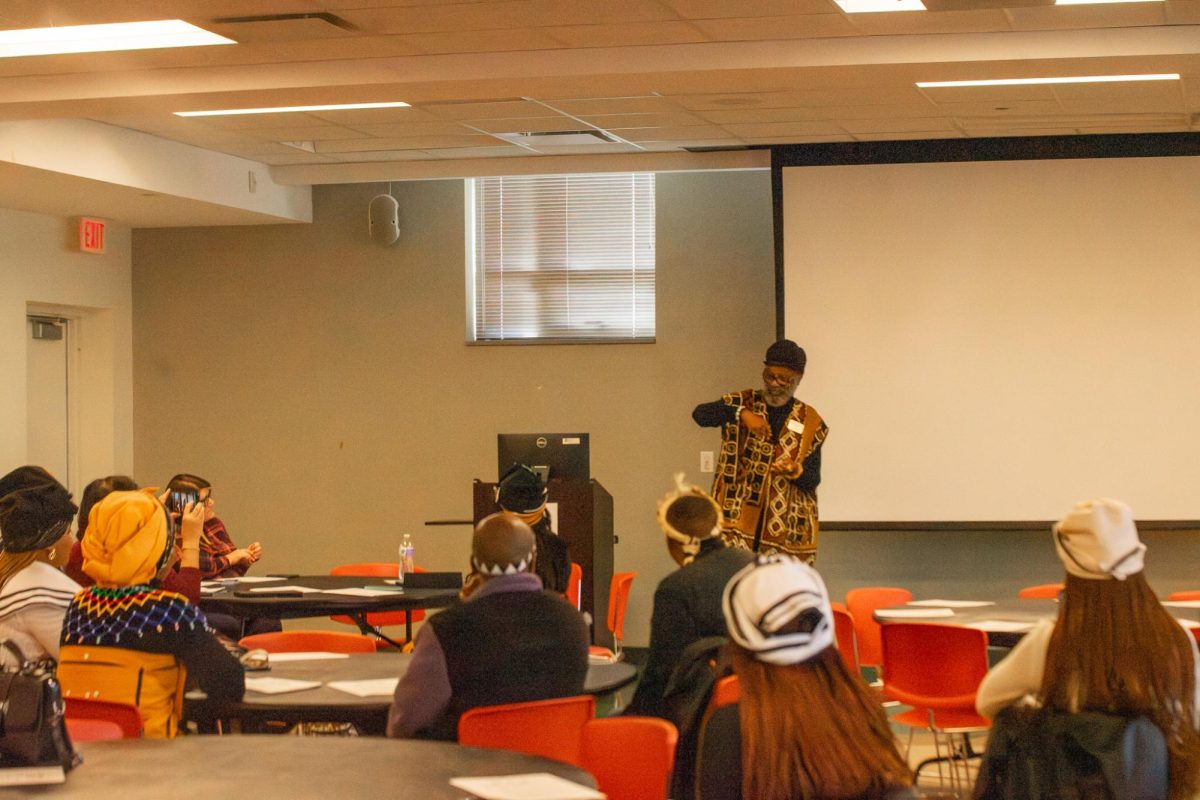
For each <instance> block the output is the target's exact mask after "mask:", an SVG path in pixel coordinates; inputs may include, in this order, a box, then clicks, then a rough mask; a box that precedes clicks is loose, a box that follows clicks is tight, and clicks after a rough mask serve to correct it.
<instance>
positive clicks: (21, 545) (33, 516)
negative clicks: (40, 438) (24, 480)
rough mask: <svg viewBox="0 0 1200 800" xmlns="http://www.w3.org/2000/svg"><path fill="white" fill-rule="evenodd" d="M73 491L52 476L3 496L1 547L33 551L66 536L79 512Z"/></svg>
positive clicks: (1, 506)
mask: <svg viewBox="0 0 1200 800" xmlns="http://www.w3.org/2000/svg"><path fill="white" fill-rule="evenodd" d="M78 510H79V509H77V508H76V507H75V504H74V503H72V502H71V493H70V492H68V491H67V490H66V489H65V488H64V487H63V485H62V484H61V483H59V482H58V481H56V480H54V479H53V478H50V479H48V480H45V481H44V482H42V483H35V484H33V485H30V486H26V487H24V488H21V489H16V490H15V491H10V492H9V493H8V494H6V495H4V496H3V497H0V550H3V551H4V552H6V553H32V552H34V551H35V550H41V549H43V548H46V547H49V546H50V545H52V544H54V543H55V542H57V541H58V540H59V539H61V538H62V535H63V534H64V533H66V532H67V528H69V527H70V526H71V520H72V519H74V517H75V512H76V511H78Z"/></svg>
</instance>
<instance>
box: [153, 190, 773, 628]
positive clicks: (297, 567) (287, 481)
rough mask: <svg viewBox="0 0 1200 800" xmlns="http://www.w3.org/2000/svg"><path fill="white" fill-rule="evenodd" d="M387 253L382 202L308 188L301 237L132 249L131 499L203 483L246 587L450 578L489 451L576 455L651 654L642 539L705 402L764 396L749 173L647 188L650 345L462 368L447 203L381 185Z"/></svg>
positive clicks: (654, 548) (654, 535) (214, 231)
mask: <svg viewBox="0 0 1200 800" xmlns="http://www.w3.org/2000/svg"><path fill="white" fill-rule="evenodd" d="M394 189H395V192H396V196H397V198H398V200H399V202H400V214H401V229H402V234H401V239H400V242H399V243H398V244H397V245H395V246H394V247H391V248H380V247H379V246H377V245H375V244H373V243H372V242H371V241H370V240H369V238H368V236H367V204H368V202H369V200H370V198H371V197H372V196H373V195H375V194H378V193H379V191H380V190H381V189H380V186H379V185H377V184H362V185H348V186H327V187H318V188H317V189H315V190H314V222H313V224H312V225H311V226H265V227H257V228H195V229H180V230H139V231H136V232H135V235H134V248H133V261H134V305H135V330H134V335H135V348H134V349H135V355H136V368H135V369H136V371H135V385H136V392H137V406H136V432H137V436H136V445H137V448H136V456H137V471H136V473H135V477H137V478H138V480H139V481H142V482H146V483H149V482H162V481H165V480H166V479H167V478H169V477H170V476H171V475H172V474H174V473H175V472H179V471H190V472H195V473H198V474H200V475H203V476H205V477H206V478H208V479H209V480H211V481H212V482H213V483H214V486H215V497H216V498H217V507H218V513H219V514H220V515H221V516H222V518H223V519H224V520H225V521H226V523H227V524H228V526H229V529H230V532H231V534H232V536H233V537H234V539H235V541H237V542H239V543H243V542H250V541H253V540H255V539H258V540H261V541H262V543H263V546H264V553H265V554H264V558H263V562H262V564H261V565H260V567H258V568H256V569H257V571H259V572H271V571H290V572H299V573H304V572H323V571H325V570H327V569H328V568H329V567H330V566H332V565H333V564H336V563H341V562H347V561H372V560H380V561H383V560H386V561H391V560H394V559H395V552H396V551H395V548H396V545H397V544H398V542H399V540H400V537H401V535H402V534H403V533H404V532H412V533H413V534H414V536H415V539H416V549H417V561H418V562H419V563H421V564H422V565H423V566H426V567H428V568H433V569H456V570H462V569H465V568H466V562H467V554H468V549H469V528H426V527H425V526H424V525H423V523H424V521H425V520H430V519H445V518H458V519H462V518H469V517H470V516H471V481H472V479H474V478H483V479H487V480H494V479H495V477H496V474H495V470H496V433H498V432H511V431H535V430H542V431H554V430H562V431H588V432H590V433H591V437H592V438H591V442H592V473H593V475H594V476H595V477H596V478H597V479H598V480H599V481H600V482H601V483H603V484H604V486H605V487H607V488H608V490H609V491H610V492H611V493H612V495H613V498H614V514H615V527H616V533H617V535H618V536H619V537H620V543H619V544H618V545H617V547H616V552H615V562H616V568H617V569H618V570H635V571H637V572H638V573H639V577H638V578H637V580H635V581H634V585H633V592H632V595H631V600H630V604H629V613H628V616H627V619H626V626H625V628H626V632H627V636H628V638H629V640H630V642H631V643H633V644H645V642H646V640H647V638H648V628H649V617H650V607H651V596H652V593H653V590H654V587H655V585H656V584H657V582H658V581H659V579H660V578H661V577H662V576H663V575H664V574H666V572H668V571H669V570H670V569H671V568H672V567H673V566H674V565H673V562H671V561H670V559H669V558H668V556H667V554H666V548H665V546H664V544H663V537H662V534H661V533H660V531H659V530H658V528H657V526H656V524H655V522H654V509H655V504H656V501H657V499H658V498H659V497H660V496H661V495H662V494H664V493H665V492H666V491H667V490H669V489H670V487H671V485H672V482H671V474H672V473H673V472H674V471H676V470H685V471H687V472H688V473H689V476H690V477H691V478H692V479H693V480H695V481H696V482H697V483H701V484H703V485H705V486H707V485H708V482H709V480H710V476H701V475H699V474H698V465H699V452H700V450H701V449H708V450H715V449H716V448H717V444H718V435H717V432H716V431H715V430H707V431H706V430H702V429H699V428H697V427H696V426H695V425H694V424H693V423H692V421H691V416H690V414H691V410H692V408H693V407H694V406H695V405H696V404H697V403H699V402H702V401H708V400H715V399H717V398H718V397H719V396H720V394H721V393H722V392H723V391H728V390H731V389H739V388H744V387H747V386H752V385H754V384H755V383H756V382H757V381H758V380H759V372H760V370H761V367H760V364H761V360H762V352H763V351H764V350H765V348H766V346H767V345H768V344H769V343H770V342H771V340H772V339H773V332H774V277H773V274H774V272H773V266H772V265H773V250H772V236H771V205H770V203H771V198H770V178H769V174H768V173H767V172H766V171H758V172H728V173H690V174H662V175H660V176H659V179H658V200H657V232H658V247H657V249H658V301H657V325H658V338H657V342H656V343H654V344H641V345H620V344H615V345H574V346H468V345H467V344H465V342H464V335H463V331H464V328H465V324H464V314H465V309H464V306H465V303H464V292H465V254H464V228H463V226H464V207H463V185H462V182H461V181H431V182H412V183H402V184H395V186H394Z"/></svg>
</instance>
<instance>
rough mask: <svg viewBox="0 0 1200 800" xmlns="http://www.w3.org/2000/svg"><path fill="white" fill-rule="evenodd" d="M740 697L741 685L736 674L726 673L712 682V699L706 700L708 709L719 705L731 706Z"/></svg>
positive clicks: (711, 709) (710, 709) (710, 711)
mask: <svg viewBox="0 0 1200 800" xmlns="http://www.w3.org/2000/svg"><path fill="white" fill-rule="evenodd" d="M741 699H742V685H741V683H740V682H739V681H738V676H737V675H726V676H725V677H724V678H718V679H717V682H716V683H714V684H713V691H712V699H711V700H709V701H708V711H709V713H712V711H713V709H716V708H720V707H721V706H731V705H733V704H734V703H736V702H738V701H739V700H741Z"/></svg>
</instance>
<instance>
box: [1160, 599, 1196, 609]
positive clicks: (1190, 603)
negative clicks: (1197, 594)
mask: <svg viewBox="0 0 1200 800" xmlns="http://www.w3.org/2000/svg"><path fill="white" fill-rule="evenodd" d="M1162 604H1163V605H1164V606H1166V607H1167V608H1200V600H1163V603H1162Z"/></svg>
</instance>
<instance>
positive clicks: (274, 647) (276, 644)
mask: <svg viewBox="0 0 1200 800" xmlns="http://www.w3.org/2000/svg"><path fill="white" fill-rule="evenodd" d="M238 644H239V645H241V646H242V647H244V648H246V649H247V650H253V649H254V648H262V649H263V650H266V651H267V652H268V653H307V652H320V653H374V652H375V640H374V639H372V638H371V637H370V636H363V635H362V634H359V633H342V632H341V631H276V632H274V633H256V634H254V635H253V636H243V637H242V638H241V639H240V640H239V641H238Z"/></svg>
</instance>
